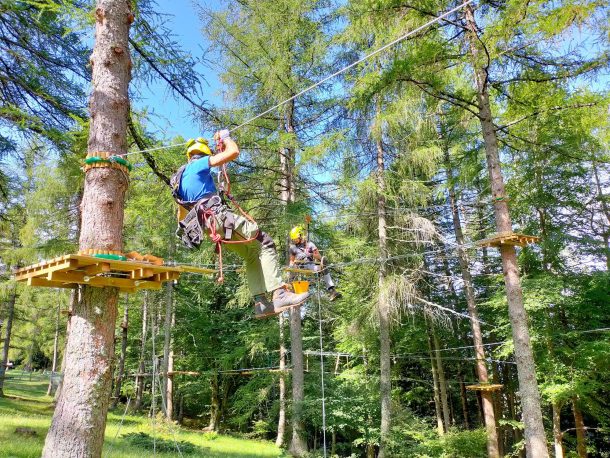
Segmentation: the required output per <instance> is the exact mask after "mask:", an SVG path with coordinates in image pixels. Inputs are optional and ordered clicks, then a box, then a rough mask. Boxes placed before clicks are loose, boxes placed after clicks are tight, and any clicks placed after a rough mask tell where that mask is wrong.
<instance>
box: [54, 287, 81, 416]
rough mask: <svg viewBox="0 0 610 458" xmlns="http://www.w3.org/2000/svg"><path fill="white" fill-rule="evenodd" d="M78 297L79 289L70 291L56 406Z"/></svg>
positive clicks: (64, 370)
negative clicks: (73, 311) (73, 312)
mask: <svg viewBox="0 0 610 458" xmlns="http://www.w3.org/2000/svg"><path fill="white" fill-rule="evenodd" d="M79 297H80V288H75V289H73V290H72V291H70V305H69V306H68V319H67V320H66V341H65V343H64V351H63V352H62V354H63V357H62V359H61V377H59V383H58V384H57V389H56V390H55V398H54V399H53V403H54V404H57V400H58V399H59V394H60V393H61V388H62V386H63V383H64V373H65V372H66V348H67V347H68V337H69V335H70V323H71V322H72V310H74V306H75V305H76V303H77V302H78V301H79Z"/></svg>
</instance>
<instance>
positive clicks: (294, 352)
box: [280, 101, 307, 457]
mask: <svg viewBox="0 0 610 458" xmlns="http://www.w3.org/2000/svg"><path fill="white" fill-rule="evenodd" d="M282 119H283V125H282V126H281V129H282V130H284V131H285V132H286V133H288V134H294V133H295V128H294V101H290V102H288V103H287V104H286V110H285V112H284V115H283V118H282ZM294 159H295V158H294V150H293V149H292V148H289V147H283V148H282V150H281V151H280V168H281V180H280V186H281V190H280V199H281V201H282V203H283V204H284V205H285V206H286V207H288V205H289V204H290V203H294V201H295V198H296V193H295V188H294ZM287 248H288V247H287ZM301 327H302V324H301V309H300V307H293V308H291V309H290V356H291V359H292V439H291V441H290V447H289V449H290V453H291V454H293V455H294V456H297V457H300V456H303V455H305V454H306V453H307V441H306V440H305V426H304V424H303V401H304V396H305V395H304V379H305V376H304V373H303V370H304V368H303V335H302V331H301Z"/></svg>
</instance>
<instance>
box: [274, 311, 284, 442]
mask: <svg viewBox="0 0 610 458" xmlns="http://www.w3.org/2000/svg"><path fill="white" fill-rule="evenodd" d="M279 327H280V380H279V384H280V387H279V388H280V394H279V396H280V412H279V415H278V420H277V438H276V439H275V445H276V446H278V447H283V446H284V436H285V435H286V377H285V375H286V374H285V370H286V344H285V342H284V338H285V337H284V314H283V313H280V315H279Z"/></svg>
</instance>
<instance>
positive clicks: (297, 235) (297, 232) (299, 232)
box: [290, 226, 306, 241]
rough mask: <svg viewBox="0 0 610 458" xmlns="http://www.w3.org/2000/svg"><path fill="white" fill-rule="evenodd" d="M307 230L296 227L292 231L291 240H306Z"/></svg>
mask: <svg viewBox="0 0 610 458" xmlns="http://www.w3.org/2000/svg"><path fill="white" fill-rule="evenodd" d="M305 235H306V232H305V228H304V227H303V226H295V227H293V228H292V229H291V231H290V240H292V241H296V240H298V239H301V240H304V239H305Z"/></svg>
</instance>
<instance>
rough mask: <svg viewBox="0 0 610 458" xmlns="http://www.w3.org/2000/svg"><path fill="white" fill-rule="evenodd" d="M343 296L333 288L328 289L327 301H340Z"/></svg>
mask: <svg viewBox="0 0 610 458" xmlns="http://www.w3.org/2000/svg"><path fill="white" fill-rule="evenodd" d="M342 297H343V295H342V294H341V293H340V292H339V291H337V290H336V289H335V288H334V287H332V288H328V299H329V300H330V301H331V302H332V301H335V300H337V299H341V298H342Z"/></svg>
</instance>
